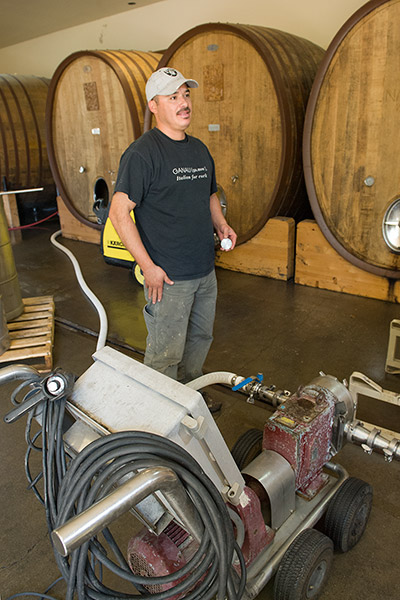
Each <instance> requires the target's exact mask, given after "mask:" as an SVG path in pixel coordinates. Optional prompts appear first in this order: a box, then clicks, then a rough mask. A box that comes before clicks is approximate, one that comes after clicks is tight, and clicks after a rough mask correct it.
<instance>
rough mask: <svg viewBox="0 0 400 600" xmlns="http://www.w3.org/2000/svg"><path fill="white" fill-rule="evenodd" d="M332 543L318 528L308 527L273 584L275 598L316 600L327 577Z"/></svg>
mask: <svg viewBox="0 0 400 600" xmlns="http://www.w3.org/2000/svg"><path fill="white" fill-rule="evenodd" d="M332 558H333V543H332V540H330V539H329V538H328V537H327V536H326V535H324V534H323V533H321V532H320V531H317V530H316V529H305V530H304V531H302V532H301V533H300V534H299V535H298V536H297V537H296V539H295V540H294V541H293V542H292V543H291V544H290V546H289V548H288V549H287V550H286V552H285V554H284V555H283V558H282V560H281V563H280V565H279V568H278V571H277V573H276V576H275V583H274V599H275V600H309V599H310V598H312V599H313V600H316V598H318V597H319V595H320V593H321V591H322V588H323V586H324V584H325V582H326V580H327V578H328V575H329V571H330V568H331V564H332Z"/></svg>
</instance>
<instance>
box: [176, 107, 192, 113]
mask: <svg viewBox="0 0 400 600" xmlns="http://www.w3.org/2000/svg"><path fill="white" fill-rule="evenodd" d="M190 112H191V111H190V108H188V107H187V108H181V109H180V110H178V112H177V113H176V114H177V115H182V114H183V113H188V114H190Z"/></svg>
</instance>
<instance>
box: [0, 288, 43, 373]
mask: <svg viewBox="0 0 400 600" xmlns="http://www.w3.org/2000/svg"><path fill="white" fill-rule="evenodd" d="M22 302H23V304H24V311H23V313H22V314H21V315H20V316H19V317H17V318H16V319H13V320H12V321H10V322H9V323H7V327H8V331H9V334H10V340H11V344H10V348H9V350H7V352H4V354H2V355H1V356H0V363H22V364H29V366H32V367H34V368H35V369H37V370H38V371H40V372H42V373H43V372H48V371H51V369H52V368H53V353H52V349H53V340H54V300H53V296H39V297H36V298H23V299H22Z"/></svg>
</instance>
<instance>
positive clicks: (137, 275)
mask: <svg viewBox="0 0 400 600" xmlns="http://www.w3.org/2000/svg"><path fill="white" fill-rule="evenodd" d="M132 275H133V278H134V279H136V281H137V282H138V283H140V285H143V284H144V277H143V273H142V270H141V268H140V267H139V265H138V264H137V262H136V261H135V262H134V263H133V265H132Z"/></svg>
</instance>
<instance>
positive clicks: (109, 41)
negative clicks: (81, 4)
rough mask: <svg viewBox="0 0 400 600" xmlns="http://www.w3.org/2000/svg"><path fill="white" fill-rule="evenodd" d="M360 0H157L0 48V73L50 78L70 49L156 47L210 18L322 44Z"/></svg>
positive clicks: (362, 0)
mask: <svg viewBox="0 0 400 600" xmlns="http://www.w3.org/2000/svg"><path fill="white" fill-rule="evenodd" d="M83 1H84V0H83ZM363 4H365V2H364V0H185V1H182V0H162V1H161V2H156V3H155V4H151V5H150V6H146V7H143V8H136V9H133V10H129V11H127V12H125V13H120V14H118V15H115V16H114V17H109V18H105V19H99V20H97V21H93V22H91V23H87V24H85V25H81V26H78V27H72V28H70V29H65V30H63V31H59V32H57V33H54V34H50V35H46V36H43V37H40V38H36V39H34V40H31V41H28V42H24V43H21V44H15V45H14V46H9V47H8V48H4V49H1V50H0V73H20V74H25V75H41V76H45V77H51V76H52V74H53V73H54V70H55V69H56V67H57V66H58V65H59V64H60V62H61V61H62V60H63V59H64V58H65V57H66V56H68V55H69V54H71V53H72V52H76V51H78V50H96V49H103V50H105V49H126V50H145V51H147V50H161V49H165V48H167V47H168V46H169V45H170V44H171V43H172V42H173V41H174V40H175V39H176V38H177V37H178V36H179V35H181V34H182V33H184V32H185V31H187V30H188V29H190V28H191V27H195V26H196V25H200V24H201V23H207V22H216V21H221V22H231V23H243V24H244V23H246V24H250V25H263V26H265V27H274V28H276V29H281V30H283V31H287V32H290V33H294V34H296V35H299V36H301V37H304V38H306V39H309V40H311V41H312V42H314V43H316V44H318V45H320V46H322V47H323V48H326V47H327V46H328V45H329V43H330V41H331V40H332V38H333V37H334V35H335V34H336V32H337V31H338V30H339V29H340V27H341V26H342V25H343V24H344V23H345V21H346V20H347V19H348V18H349V17H350V16H351V15H352V14H353V13H354V12H355V11H356V10H357V9H358V8H360V7H361V6H362V5H363ZM67 6H68V3H66V7H67ZM66 9H67V8H66Z"/></svg>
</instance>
